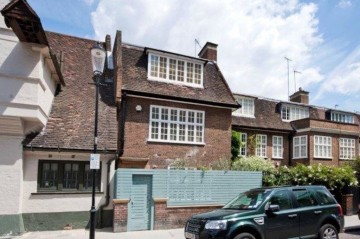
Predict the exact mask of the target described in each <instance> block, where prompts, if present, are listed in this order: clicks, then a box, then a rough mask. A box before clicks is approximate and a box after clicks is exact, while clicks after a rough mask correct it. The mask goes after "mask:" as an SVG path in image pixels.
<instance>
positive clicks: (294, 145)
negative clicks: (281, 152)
mask: <svg viewBox="0 0 360 239" xmlns="http://www.w3.org/2000/svg"><path fill="white" fill-rule="evenodd" d="M302 138H305V143H302V142H301V141H302V140H301V139H302ZM296 139H299V144H295V141H296ZM296 147H298V148H299V156H297V157H295V153H296ZM302 147H305V155H302V154H301V152H302V151H301V149H302ZM307 157H308V137H307V135H299V136H295V137H294V138H293V159H303V158H307Z"/></svg>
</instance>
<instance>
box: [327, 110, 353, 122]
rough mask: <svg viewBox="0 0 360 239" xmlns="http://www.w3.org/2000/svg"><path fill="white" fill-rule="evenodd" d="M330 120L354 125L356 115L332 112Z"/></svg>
mask: <svg viewBox="0 0 360 239" xmlns="http://www.w3.org/2000/svg"><path fill="white" fill-rule="evenodd" d="M330 120H331V121H334V122H340V123H347V124H354V115H352V114H347V113H343V112H337V111H331V114H330Z"/></svg>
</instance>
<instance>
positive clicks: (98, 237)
mask: <svg viewBox="0 0 360 239" xmlns="http://www.w3.org/2000/svg"><path fill="white" fill-rule="evenodd" d="M354 229H359V230H360V220H359V218H358V216H357V215H354V216H345V231H349V230H354ZM0 238H2V237H0ZM3 238H11V237H3ZM61 238H63V239H87V238H89V230H84V229H76V230H63V231H42V232H27V233H25V234H23V235H22V236H18V237H14V239H61ZM119 238H121V239H143V238H148V239H184V229H183V228H180V229H171V230H155V231H136V232H121V233H113V232H112V229H111V228H106V229H102V230H96V234H95V239H119Z"/></svg>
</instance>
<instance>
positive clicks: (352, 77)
mask: <svg viewBox="0 0 360 239" xmlns="http://www.w3.org/2000/svg"><path fill="white" fill-rule="evenodd" d="M327 78H328V79H327V80H326V82H323V84H322V85H321V88H320V91H319V93H318V94H317V96H316V97H317V98H321V97H323V95H324V94H326V93H329V92H330V93H340V94H343V95H350V94H356V93H358V92H360V45H359V46H358V47H357V48H356V49H355V50H354V51H353V52H351V53H350V54H349V55H348V56H347V57H346V58H345V59H344V60H343V61H342V62H341V63H340V64H339V65H338V66H337V67H336V68H335V69H334V70H333V71H332V72H330V73H329V75H328V77H327Z"/></svg>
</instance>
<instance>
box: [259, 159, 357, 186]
mask: <svg viewBox="0 0 360 239" xmlns="http://www.w3.org/2000/svg"><path fill="white" fill-rule="evenodd" d="M263 181H264V185H265V186H281V185H323V186H326V187H327V188H329V189H330V190H335V189H336V190H341V189H342V188H344V187H345V186H353V185H357V184H358V182H357V180H356V177H355V173H354V170H353V168H351V167H350V166H348V165H345V166H342V167H334V166H326V165H321V164H318V165H312V166H306V165H303V164H298V165H296V166H295V167H292V168H287V167H286V166H284V167H280V168H279V169H277V170H276V171H275V172H272V174H271V175H265V177H264V179H263Z"/></svg>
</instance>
